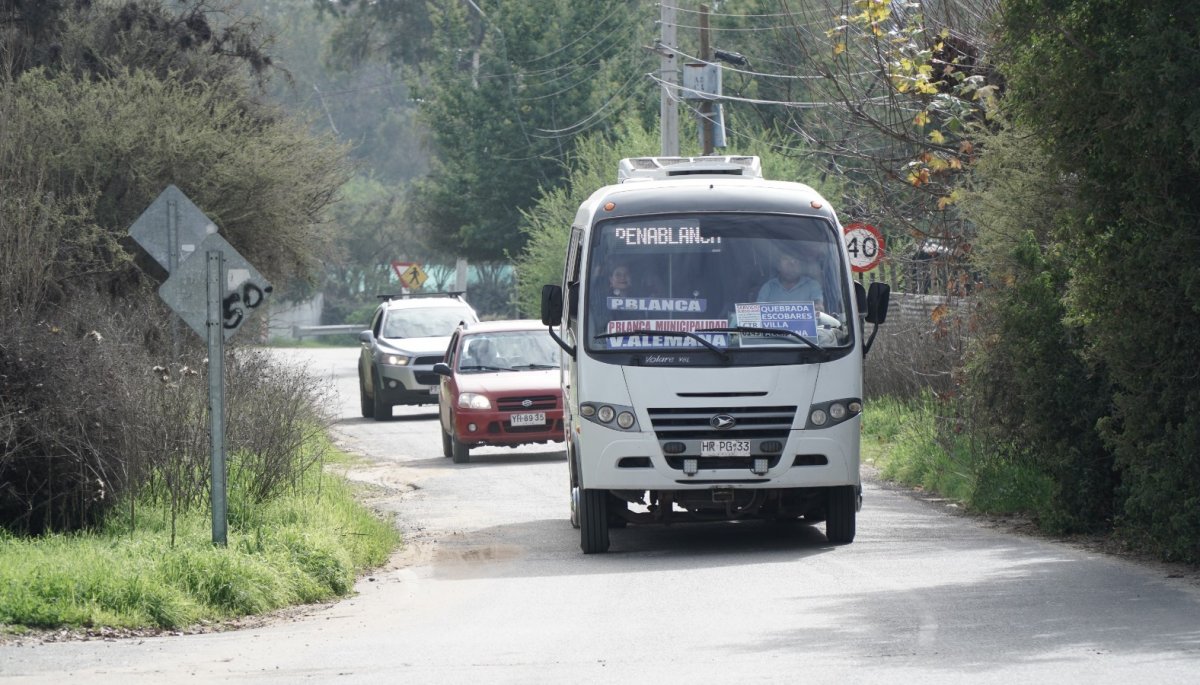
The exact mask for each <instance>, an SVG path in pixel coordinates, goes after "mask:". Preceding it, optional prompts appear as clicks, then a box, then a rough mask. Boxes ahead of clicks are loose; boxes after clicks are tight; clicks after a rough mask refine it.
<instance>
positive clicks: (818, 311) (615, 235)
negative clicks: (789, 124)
mask: <svg viewBox="0 0 1200 685" xmlns="http://www.w3.org/2000/svg"><path fill="white" fill-rule="evenodd" d="M838 240H840V237H839V236H838V233H837V231H836V229H835V227H834V226H833V224H831V223H829V222H827V221H825V220H822V219H819V218H813V217H798V216H787V215H774V214H675V215H658V216H653V217H632V218H622V219H613V220H610V221H606V222H603V223H601V224H599V225H598V226H597V227H596V230H595V231H594V232H593V238H592V245H591V246H590V247H591V249H590V250H589V256H588V264H587V274H588V282H587V284H586V286H585V290H584V292H585V301H584V303H583V314H584V316H585V324H586V327H587V346H588V348H589V349H593V350H597V351H600V350H630V351H633V350H639V351H640V350H654V349H663V348H669V349H681V348H686V349H697V348H702V347H710V346H709V345H704V344H703V343H705V342H708V343H711V344H712V346H716V347H719V348H721V349H723V350H737V349H740V348H754V349H759V350H761V349H764V348H775V349H778V348H781V347H783V348H795V347H809V348H811V347H814V346H817V347H821V348H826V349H833V348H838V347H844V346H846V345H849V344H850V342H851V338H850V335H851V334H850V330H851V326H849V325H848V313H849V312H850V311H851V309H850V307H849V305H848V303H847V301H846V300H847V298H848V296H849V294H848V293H847V292H846V290H847V289H846V287H845V282H846V281H845V273H844V266H843V263H842V258H841V256H840V253H839V251H838V242H837V241H838ZM697 337H700V338H702V340H697V339H696V338H697ZM710 349H711V347H710Z"/></svg>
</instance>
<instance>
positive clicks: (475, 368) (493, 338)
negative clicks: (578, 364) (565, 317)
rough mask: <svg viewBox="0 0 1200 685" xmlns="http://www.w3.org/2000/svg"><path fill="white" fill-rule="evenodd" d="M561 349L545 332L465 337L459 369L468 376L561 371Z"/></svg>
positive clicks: (459, 357) (517, 332)
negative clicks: (472, 374)
mask: <svg viewBox="0 0 1200 685" xmlns="http://www.w3.org/2000/svg"><path fill="white" fill-rule="evenodd" d="M558 356H559V349H558V346H557V345H555V344H554V341H553V340H552V339H551V338H550V336H548V335H546V331H544V330H540V329H539V330H535V331H497V332H492V333H477V334H473V335H467V336H463V339H462V347H461V353H460V354H459V355H458V363H457V365H456V369H457V370H458V371H462V372H465V373H486V372H490V371H536V370H538V369H557V368H558Z"/></svg>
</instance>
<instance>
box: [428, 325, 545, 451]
mask: <svg viewBox="0 0 1200 685" xmlns="http://www.w3.org/2000/svg"><path fill="white" fill-rule="evenodd" d="M559 352H560V349H559V347H558V345H557V344H555V342H554V340H553V339H551V338H550V335H549V334H548V333H547V332H546V327H545V326H543V325H542V323H541V322H540V321H537V320H533V319H527V320H521V321H484V322H480V323H464V324H461V325H460V326H459V327H458V329H457V330H455V331H454V335H453V336H452V337H451V338H450V346H449V347H448V348H447V349H446V361H445V362H443V363H440V364H435V365H434V367H433V372H434V373H436V374H438V375H440V376H441V377H442V378H441V387H440V389H439V390H440V392H439V393H438V415H439V420H440V421H441V424H442V452H443V454H445V456H447V457H452V458H453V459H454V462H455V463H458V464H462V463H466V462H468V461H470V460H471V448H472V447H477V446H480V445H507V446H510V447H512V446H516V445H527V444H530V443H540V442H561V441H562V440H563V438H564V435H563V401H562V388H561V386H560V385H559V383H560V378H559Z"/></svg>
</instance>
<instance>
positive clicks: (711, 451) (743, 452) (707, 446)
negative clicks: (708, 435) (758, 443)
mask: <svg viewBox="0 0 1200 685" xmlns="http://www.w3.org/2000/svg"><path fill="white" fill-rule="evenodd" d="M700 456H702V457H748V456H750V441H749V440H701V441H700Z"/></svg>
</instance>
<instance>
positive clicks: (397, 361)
mask: <svg viewBox="0 0 1200 685" xmlns="http://www.w3.org/2000/svg"><path fill="white" fill-rule="evenodd" d="M412 360H413V358H412V357H407V356H405V355H403V354H385V355H383V363H384V364H387V365H388V366H408V365H409V364H411V363H412Z"/></svg>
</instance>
